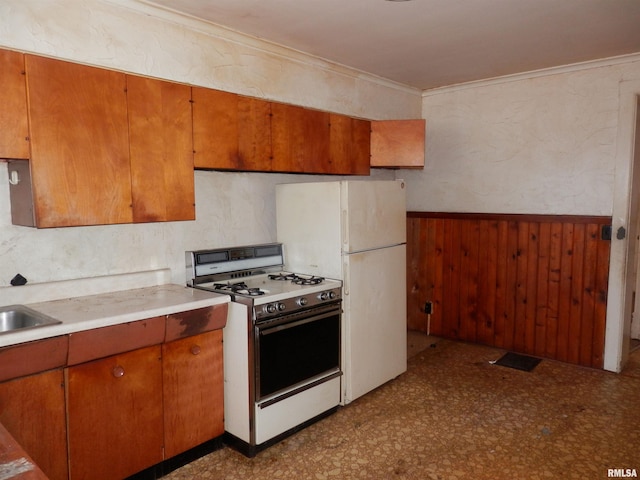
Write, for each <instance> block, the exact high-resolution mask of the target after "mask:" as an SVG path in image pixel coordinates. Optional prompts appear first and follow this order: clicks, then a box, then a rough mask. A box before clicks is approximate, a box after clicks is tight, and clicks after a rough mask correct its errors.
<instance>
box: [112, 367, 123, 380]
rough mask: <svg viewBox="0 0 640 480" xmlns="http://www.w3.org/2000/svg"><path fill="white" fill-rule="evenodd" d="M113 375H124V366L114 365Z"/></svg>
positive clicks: (118, 376) (117, 376)
mask: <svg viewBox="0 0 640 480" xmlns="http://www.w3.org/2000/svg"><path fill="white" fill-rule="evenodd" d="M112 373H113V376H114V377H116V378H120V377H124V367H122V366H121V365H118V366H117V367H113V371H112Z"/></svg>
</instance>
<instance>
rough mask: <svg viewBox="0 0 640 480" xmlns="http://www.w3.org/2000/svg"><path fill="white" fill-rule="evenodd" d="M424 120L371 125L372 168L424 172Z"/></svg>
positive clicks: (380, 122) (384, 121)
mask: <svg viewBox="0 0 640 480" xmlns="http://www.w3.org/2000/svg"><path fill="white" fill-rule="evenodd" d="M425 123H426V122H425V120H424V119H420V120H383V121H372V122H371V166H372V167H390V168H424V148H425Z"/></svg>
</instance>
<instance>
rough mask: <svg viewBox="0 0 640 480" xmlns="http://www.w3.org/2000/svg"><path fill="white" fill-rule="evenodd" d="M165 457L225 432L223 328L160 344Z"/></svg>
mask: <svg viewBox="0 0 640 480" xmlns="http://www.w3.org/2000/svg"><path fill="white" fill-rule="evenodd" d="M162 349H163V350H162V357H163V388H164V412H165V413H164V415H165V416H164V427H165V457H166V458H171V457H173V456H175V455H178V454H179V453H182V452H184V451H186V450H188V449H190V448H193V447H195V446H197V445H200V444H201V443H203V442H206V441H208V440H211V439H213V438H216V437H218V436H219V435H222V433H223V432H224V419H223V412H224V405H223V404H224V393H223V370H222V330H213V331H211V332H207V333H202V334H200V335H195V336H192V337H187V338H183V339H180V340H175V341H173V342H169V343H165V344H164V345H163V346H162Z"/></svg>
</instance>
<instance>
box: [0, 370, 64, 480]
mask: <svg viewBox="0 0 640 480" xmlns="http://www.w3.org/2000/svg"><path fill="white" fill-rule="evenodd" d="M0 423H2V425H4V427H5V428H6V429H7V431H8V432H9V433H10V434H11V435H12V436H13V438H15V439H16V441H17V442H18V443H19V444H20V446H21V447H22V448H23V449H24V450H25V451H26V452H27V453H28V454H29V456H30V457H31V458H32V459H33V461H34V462H36V464H37V465H38V467H40V469H41V470H42V471H43V472H44V473H45V475H47V477H48V478H50V479H51V480H63V479H66V478H67V439H66V430H65V409H64V387H63V373H62V369H61V368H59V369H57V370H51V371H48V372H44V373H38V374H36V375H30V376H28V377H22V378H18V379H15V380H10V381H7V382H3V383H0ZM2 478H7V477H2Z"/></svg>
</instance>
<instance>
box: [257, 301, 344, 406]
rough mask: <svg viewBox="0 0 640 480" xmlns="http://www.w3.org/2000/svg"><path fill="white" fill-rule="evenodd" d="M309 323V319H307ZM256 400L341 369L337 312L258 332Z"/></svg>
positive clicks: (338, 314) (338, 315)
mask: <svg viewBox="0 0 640 480" xmlns="http://www.w3.org/2000/svg"><path fill="white" fill-rule="evenodd" d="M307 320H308V319H307ZM258 341H259V346H258V348H259V361H260V364H259V367H258V372H259V378H258V385H259V398H263V397H266V396H268V395H271V394H272V393H275V392H278V391H280V390H283V389H286V388H289V387H292V386H293V385H296V384H298V383H300V382H303V381H304V380H307V379H310V378H312V377H314V376H316V375H319V374H321V373H324V372H327V371H331V370H335V369H336V368H338V367H339V366H340V313H339V309H338V310H337V311H336V313H330V314H325V315H322V316H319V317H318V319H314V320H313V321H306V322H305V321H302V322H301V321H300V320H299V319H298V320H296V321H295V322H292V323H291V324H285V325H280V326H278V327H275V328H266V329H264V330H260V332H259V339H258Z"/></svg>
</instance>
